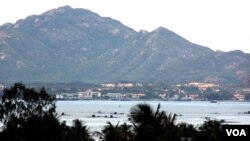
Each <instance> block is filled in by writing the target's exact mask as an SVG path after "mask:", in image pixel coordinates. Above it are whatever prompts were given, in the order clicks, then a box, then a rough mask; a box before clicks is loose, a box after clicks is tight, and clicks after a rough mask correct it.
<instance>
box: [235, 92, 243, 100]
mask: <svg viewBox="0 0 250 141" xmlns="http://www.w3.org/2000/svg"><path fill="white" fill-rule="evenodd" d="M233 96H234V98H235V100H238V101H244V100H245V95H242V94H239V93H236V94H234V95H233Z"/></svg>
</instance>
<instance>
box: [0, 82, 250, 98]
mask: <svg viewBox="0 0 250 141" xmlns="http://www.w3.org/2000/svg"><path fill="white" fill-rule="evenodd" d="M4 88H5V86H4V85H3V84H0V95H1V94H2V92H3V89H4ZM46 89H47V90H48V92H49V93H50V94H51V95H55V97H56V99H57V100H126V101H130V100H145V99H147V100H164V101H249V100H250V88H243V89H236V88H234V89H233V88H231V89H226V88H223V87H221V86H219V85H217V84H213V83H201V82H190V83H186V84H176V85H171V86H167V85H166V86H164V85H154V84H146V83H131V82H123V83H122V82H120V83H103V84H98V85H93V86H92V85H91V86H85V87H84V88H81V87H80V86H78V87H77V88H70V87H66V88H65V86H64V87H62V86H61V87H53V86H51V87H49V86H47V87H46Z"/></svg>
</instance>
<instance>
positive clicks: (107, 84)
mask: <svg viewBox="0 0 250 141" xmlns="http://www.w3.org/2000/svg"><path fill="white" fill-rule="evenodd" d="M101 86H102V87H107V88H114V87H115V84H112V83H106V84H101Z"/></svg>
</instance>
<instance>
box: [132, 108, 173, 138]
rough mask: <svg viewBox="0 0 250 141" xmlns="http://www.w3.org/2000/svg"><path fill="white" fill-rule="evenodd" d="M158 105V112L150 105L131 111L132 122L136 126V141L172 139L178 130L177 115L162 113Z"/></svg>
mask: <svg viewBox="0 0 250 141" xmlns="http://www.w3.org/2000/svg"><path fill="white" fill-rule="evenodd" d="M160 107H161V106H160V104H158V106H157V109H156V111H154V110H153V109H152V107H151V106H150V105H148V104H145V103H143V104H138V105H136V106H135V107H133V108H132V109H131V111H130V115H129V116H130V118H131V122H132V124H133V125H134V131H135V134H136V140H138V141H158V140H159V141H160V140H163V141H164V140H167V139H172V138H173V137H174V133H175V130H176V126H175V121H176V115H175V114H171V113H170V114H169V115H167V114H166V112H165V111H160Z"/></svg>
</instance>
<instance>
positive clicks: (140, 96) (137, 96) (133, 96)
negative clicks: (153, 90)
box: [131, 93, 146, 99]
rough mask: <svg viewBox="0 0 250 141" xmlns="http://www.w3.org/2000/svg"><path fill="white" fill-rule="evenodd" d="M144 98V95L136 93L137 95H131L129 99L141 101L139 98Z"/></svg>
mask: <svg viewBox="0 0 250 141" xmlns="http://www.w3.org/2000/svg"><path fill="white" fill-rule="evenodd" d="M145 96H146V94H143V93H138V94H133V95H132V96H131V98H133V99H141V98H143V97H145Z"/></svg>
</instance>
